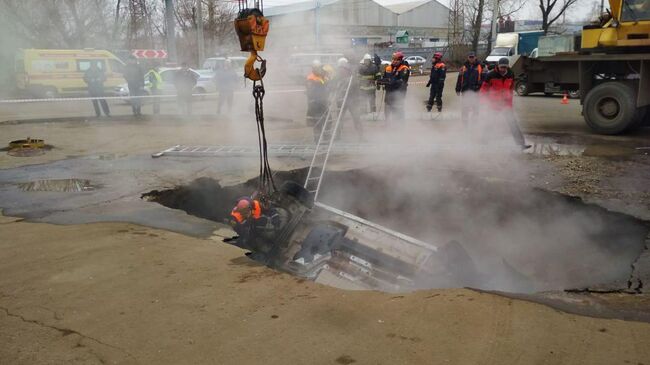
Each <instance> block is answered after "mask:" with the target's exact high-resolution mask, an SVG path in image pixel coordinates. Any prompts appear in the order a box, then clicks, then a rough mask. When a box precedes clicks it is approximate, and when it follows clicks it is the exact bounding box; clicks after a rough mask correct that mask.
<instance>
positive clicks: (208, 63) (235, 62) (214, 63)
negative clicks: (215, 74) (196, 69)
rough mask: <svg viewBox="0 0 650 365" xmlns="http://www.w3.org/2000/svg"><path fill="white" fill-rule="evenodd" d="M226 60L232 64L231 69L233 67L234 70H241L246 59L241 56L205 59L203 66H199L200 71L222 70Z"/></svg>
mask: <svg viewBox="0 0 650 365" xmlns="http://www.w3.org/2000/svg"><path fill="white" fill-rule="evenodd" d="M226 60H230V62H232V67H234V68H235V69H243V68H244V64H245V63H246V57H242V56H233V57H231V56H228V57H210V58H206V59H205V61H203V65H202V66H201V69H202V70H215V69H219V68H223V65H224V64H225V63H226Z"/></svg>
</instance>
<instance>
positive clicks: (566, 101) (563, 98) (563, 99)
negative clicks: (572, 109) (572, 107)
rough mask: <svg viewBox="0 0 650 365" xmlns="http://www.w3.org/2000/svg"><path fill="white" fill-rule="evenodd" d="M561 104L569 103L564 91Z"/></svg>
mask: <svg viewBox="0 0 650 365" xmlns="http://www.w3.org/2000/svg"><path fill="white" fill-rule="evenodd" d="M562 104H569V97H568V96H567V93H566V92H564V96H563V97H562Z"/></svg>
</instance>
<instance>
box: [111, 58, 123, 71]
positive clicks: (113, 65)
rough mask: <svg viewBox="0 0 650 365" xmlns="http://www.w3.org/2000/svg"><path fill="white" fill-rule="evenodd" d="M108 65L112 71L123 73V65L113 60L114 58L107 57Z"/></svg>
mask: <svg viewBox="0 0 650 365" xmlns="http://www.w3.org/2000/svg"><path fill="white" fill-rule="evenodd" d="M108 65H109V66H110V67H111V71H112V72H117V73H120V74H121V73H124V65H123V64H122V63H121V62H120V61H118V60H114V59H109V60H108Z"/></svg>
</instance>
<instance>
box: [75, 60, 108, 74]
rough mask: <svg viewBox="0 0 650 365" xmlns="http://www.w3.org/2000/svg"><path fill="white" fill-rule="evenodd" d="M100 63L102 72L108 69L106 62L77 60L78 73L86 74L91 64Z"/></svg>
mask: <svg viewBox="0 0 650 365" xmlns="http://www.w3.org/2000/svg"><path fill="white" fill-rule="evenodd" d="M93 62H95V63H98V66H99V68H100V69H101V70H105V69H106V60H77V71H81V72H84V71H86V70H88V69H89V68H90V64H91V63H93Z"/></svg>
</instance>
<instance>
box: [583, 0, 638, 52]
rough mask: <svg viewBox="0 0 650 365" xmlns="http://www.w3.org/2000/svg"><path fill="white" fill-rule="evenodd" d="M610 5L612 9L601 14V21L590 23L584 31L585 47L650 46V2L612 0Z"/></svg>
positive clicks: (628, 48) (624, 48)
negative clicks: (599, 22)
mask: <svg viewBox="0 0 650 365" xmlns="http://www.w3.org/2000/svg"><path fill="white" fill-rule="evenodd" d="M609 4H610V10H609V11H608V14H606V15H604V16H601V24H594V25H588V26H586V27H585V28H584V30H583V31H582V47H581V48H582V50H583V51H602V50H612V49H614V48H615V49H617V50H618V51H621V52H634V51H637V50H639V49H642V48H644V49H649V48H650V1H647V0H610V1H609Z"/></svg>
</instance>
